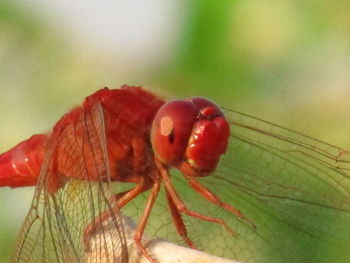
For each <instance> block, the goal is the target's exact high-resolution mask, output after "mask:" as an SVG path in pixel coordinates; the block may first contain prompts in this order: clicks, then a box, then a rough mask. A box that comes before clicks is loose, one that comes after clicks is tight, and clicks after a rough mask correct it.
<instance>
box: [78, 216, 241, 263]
mask: <svg viewBox="0 0 350 263" xmlns="http://www.w3.org/2000/svg"><path fill="white" fill-rule="evenodd" d="M123 221H124V228H125V234H126V240H127V243H128V253H129V263H149V261H148V260H147V259H146V258H145V257H144V255H143V254H142V253H140V252H139V251H138V249H137V247H136V245H135V243H134V233H135V229H136V225H135V223H134V222H133V221H132V220H131V219H130V218H128V217H125V216H124V217H123ZM107 225H109V226H110V225H112V224H107ZM113 231H114V233H113ZM115 231H116V230H115V229H111V228H110V227H109V228H108V226H106V228H105V231H104V235H102V234H101V233H96V234H95V235H93V236H92V237H91V239H90V245H91V250H90V252H88V253H86V254H85V262H87V263H95V262H99V263H103V262H113V260H111V258H110V257H108V255H113V253H111V251H112V250H111V249H114V251H116V250H118V249H116V248H115V247H113V246H112V244H113V243H116V242H112V240H111V238H112V237H114V236H117V235H116V234H115ZM101 240H103V242H106V243H107V246H105V247H106V248H105V249H101V248H100V245H101ZM108 244H109V245H108ZM143 244H144V245H145V246H146V248H147V249H148V251H149V253H150V254H151V255H152V257H153V258H154V259H155V260H156V261H157V262H158V263H175V262H176V263H179V262H183V263H190V262H191V263H199V262H201V263H240V262H238V261H233V260H229V259H225V258H220V257H216V256H213V255H209V254H206V253H204V252H201V251H198V250H195V249H190V248H186V247H182V246H178V245H176V244H174V243H170V242H168V241H165V240H163V239H158V238H154V239H153V238H151V239H149V238H147V237H145V238H144V239H143ZM108 250H109V251H108Z"/></svg>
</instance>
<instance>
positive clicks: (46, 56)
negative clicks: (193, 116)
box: [0, 0, 350, 263]
mask: <svg viewBox="0 0 350 263" xmlns="http://www.w3.org/2000/svg"><path fill="white" fill-rule="evenodd" d="M349 69H350V1H348V0H310V1H300V0H244V1H243V0H236V1H220V0H219V1H218V0H206V1H202V0H189V1H171V0H149V1H142V0H131V1H122V0H114V1H108V0H103V1H90V2H88V1H83V0H76V1H68V0H61V1H60V0H51V1H45V0H21V1H20V0H0V122H1V127H0V151H1V152H3V151H5V150H7V149H8V148H9V147H11V146H13V145H15V144H16V143H18V142H19V141H21V140H23V139H26V138H27V137H29V136H30V135H32V134H34V133H39V132H45V131H48V130H49V129H50V127H52V125H53V124H54V123H55V122H56V121H57V120H58V119H59V117H60V116H61V115H62V114H64V113H65V112H66V111H68V110H69V109H70V108H72V107H73V106H74V105H77V104H79V103H80V102H81V101H82V100H83V98H84V97H86V96H87V95H89V94H90V93H92V92H93V91H95V90H97V89H99V88H102V87H104V86H108V87H110V88H117V87H119V86H121V85H122V84H129V85H142V86H145V87H147V88H149V89H151V90H153V91H155V92H158V93H159V94H161V95H162V96H164V97H166V98H175V97H187V96H193V95H196V96H198V95H199V96H206V97H209V98H211V99H213V100H215V101H217V102H219V104H221V105H224V106H226V107H229V108H232V109H236V110H240V111H243V112H246V113H249V114H252V115H254V116H257V117H261V118H263V119H266V120H270V121H272V122H274V123H278V124H282V125H283V126H286V127H289V128H292V129H294V130H298V131H301V132H303V133H306V134H308V135H311V136H313V137H317V138H320V139H321V140H324V141H327V142H330V143H333V144H336V145H339V146H342V147H344V148H350V140H349V132H348V131H349V130H350V122H349V116H350V106H349V100H350V70H349ZM32 194H33V189H29V188H28V189H16V190H12V189H0V263H2V262H9V255H10V254H11V250H12V247H13V244H14V241H15V239H16V235H17V233H18V231H19V228H20V226H21V223H22V222H23V220H24V217H25V215H26V213H27V211H28V208H29V205H30V202H31V199H32Z"/></svg>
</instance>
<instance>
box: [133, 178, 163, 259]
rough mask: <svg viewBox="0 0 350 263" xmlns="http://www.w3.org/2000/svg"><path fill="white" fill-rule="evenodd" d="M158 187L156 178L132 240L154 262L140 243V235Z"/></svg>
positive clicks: (158, 180)
mask: <svg viewBox="0 0 350 263" xmlns="http://www.w3.org/2000/svg"><path fill="white" fill-rule="evenodd" d="M159 189H160V179H159V178H157V179H156V180H155V181H154V185H153V187H152V191H151V193H150V196H149V197H148V201H147V204H146V208H145V210H144V211H143V215H142V217H141V219H140V222H139V224H138V226H137V228H136V231H135V235H134V240H135V244H136V245H137V247H138V249H139V250H140V251H141V252H142V253H143V255H144V256H145V257H146V258H147V259H148V260H149V261H150V262H152V263H156V261H155V260H154V259H153V258H152V256H151V255H150V254H149V253H148V251H147V249H146V248H145V247H144V246H143V245H142V235H143V232H144V230H145V227H146V224H147V220H148V218H149V215H150V213H151V211H152V207H153V205H154V202H155V200H156V199H157V195H158V193H159Z"/></svg>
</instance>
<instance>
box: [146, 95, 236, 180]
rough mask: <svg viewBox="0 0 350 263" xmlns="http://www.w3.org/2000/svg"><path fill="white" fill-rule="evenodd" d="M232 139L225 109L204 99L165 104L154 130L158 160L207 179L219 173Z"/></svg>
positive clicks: (153, 140)
mask: <svg viewBox="0 0 350 263" xmlns="http://www.w3.org/2000/svg"><path fill="white" fill-rule="evenodd" d="M229 136H230V128H229V124H228V122H227V121H226V119H225V116H224V114H223V112H222V111H221V109H220V108H219V107H218V106H217V105H216V104H215V103H213V102H212V101H210V100H208V99H205V98H201V97H196V98H192V99H189V100H173V101H170V102H168V103H166V104H164V105H163V106H162V107H160V109H159V110H158V112H157V113H156V115H155V118H154V120H153V124H152V130H151V142H152V147H153V150H154V153H155V155H156V156H157V158H158V159H159V160H160V161H162V162H163V163H164V164H166V165H168V166H172V167H176V168H178V169H180V170H181V171H182V172H184V173H185V174H187V175H190V176H206V175H208V174H209V173H211V172H213V171H214V170H215V168H216V166H217V164H218V162H219V160H220V156H221V155H222V154H224V153H225V152H226V148H227V144H228V138H229Z"/></svg>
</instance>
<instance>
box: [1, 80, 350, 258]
mask: <svg viewBox="0 0 350 263" xmlns="http://www.w3.org/2000/svg"><path fill="white" fill-rule="evenodd" d="M349 156H350V155H349V153H348V152H347V151H345V150H343V149H341V148H338V147H336V146H332V145H330V144H327V143H323V142H321V141H318V140H316V139H313V138H311V137H307V136H305V135H302V134H299V133H296V132H293V131H291V130H288V129H284V128H282V127H279V126H277V125H274V124H272V123H269V122H265V121H263V120H260V119H257V118H254V117H251V116H248V115H245V114H242V113H239V112H235V111H231V110H227V109H225V110H221V109H220V108H219V107H218V106H217V105H215V104H214V103H213V102H211V101H209V100H207V99H204V98H192V99H189V100H176V101H171V102H169V103H165V102H164V101H163V100H162V99H160V98H158V97H157V96H155V95H153V94H151V93H150V92H147V91H145V90H143V89H142V88H138V87H127V86H125V87H122V88H121V89H118V90H108V89H102V90H100V91H97V92H96V93H94V94H93V95H91V96H89V97H87V99H86V100H85V102H84V103H83V105H82V106H80V107H77V108H74V109H73V110H72V111H70V112H69V113H67V114H66V115H65V116H63V117H62V118H61V120H59V122H58V123H57V124H56V125H55V127H54V128H53V130H52V132H51V133H49V134H40V135H34V136H33V137H31V138H30V139H28V140H26V141H24V142H22V143H20V144H19V145H18V146H16V147H14V148H13V149H11V150H10V151H8V152H7V153H4V154H2V155H0V185H1V186H11V187H21V186H29V185H37V187H36V191H35V195H34V199H33V203H32V206H31V209H30V211H29V214H28V216H27V219H26V221H25V222H24V225H23V227H22V230H21V233H20V236H19V239H18V243H17V246H16V251H15V255H14V262H84V255H85V254H86V251H89V249H90V247H89V242H88V241H89V238H90V237H91V235H93V234H94V233H96V232H102V235H106V236H107V235H108V233H104V232H103V231H105V229H106V228H104V224H106V223H107V224H110V225H111V227H112V228H113V229H116V230H117V231H115V232H113V235H115V238H113V239H112V240H113V242H115V244H114V245H115V247H116V249H115V251H112V253H113V255H110V256H109V258H111V262H128V252H127V244H126V241H125V236H124V235H125V234H124V229H123V224H122V223H121V214H120V213H122V214H123V215H127V216H130V217H132V218H133V219H135V220H137V219H138V220H139V223H138V226H137V230H136V234H135V243H136V244H137V246H138V248H139V250H140V251H141V252H142V253H143V254H144V255H145V256H146V257H147V258H148V259H149V261H151V262H155V261H156V259H155V258H153V257H152V255H150V254H149V252H148V251H147V249H146V247H145V246H144V244H143V243H142V235H143V233H144V232H147V233H150V234H152V235H154V236H157V237H165V238H167V239H169V240H171V241H173V242H176V243H179V244H183V245H186V246H189V247H192V248H196V249H200V250H204V251H207V252H209V253H212V254H215V255H219V256H223V257H227V258H232V259H237V260H241V261H242V262H281V261H286V262H328V261H329V259H330V258H331V259H332V260H333V261H336V262H347V259H348V258H349V254H350V252H348V249H347V246H348V244H349V241H350V238H349V236H350V235H349V234H350V233H349V232H350V208H349V205H350V202H349V201H350V196H349V190H350V189H349V188H350V181H349V172H348V171H349V159H350V158H349ZM171 168H173V169H171ZM162 186H163V187H162ZM104 247H106V240H104V239H103V238H102V239H101V246H100V250H101V251H102V250H104ZM101 251H95V253H96V255H97V257H98V255H99V254H100V253H102V252H101ZM327 256H328V258H327Z"/></svg>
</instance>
